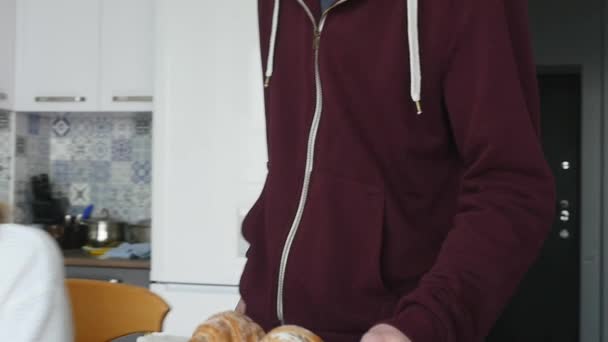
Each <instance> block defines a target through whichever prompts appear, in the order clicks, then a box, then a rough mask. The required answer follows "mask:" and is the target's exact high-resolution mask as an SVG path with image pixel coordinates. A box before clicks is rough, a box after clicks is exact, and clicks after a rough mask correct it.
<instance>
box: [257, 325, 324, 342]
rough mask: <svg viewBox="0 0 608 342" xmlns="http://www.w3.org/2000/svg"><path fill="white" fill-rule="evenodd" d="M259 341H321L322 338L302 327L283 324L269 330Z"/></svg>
mask: <svg viewBox="0 0 608 342" xmlns="http://www.w3.org/2000/svg"><path fill="white" fill-rule="evenodd" d="M261 342H323V340H322V339H321V338H320V337H319V336H317V335H315V334H314V333H313V332H311V331H309V330H306V329H304V328H302V327H299V326H296V325H284V326H281V327H278V328H275V329H273V330H271V331H270V332H269V333H268V335H266V337H264V339H263V340H262V341H261Z"/></svg>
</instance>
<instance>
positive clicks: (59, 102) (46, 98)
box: [16, 0, 100, 111]
mask: <svg viewBox="0 0 608 342" xmlns="http://www.w3.org/2000/svg"><path fill="white" fill-rule="evenodd" d="M99 5H100V3H99V0H17V18H18V23H17V28H18V29H17V39H18V40H17V61H18V62H17V74H16V86H17V93H16V107H17V108H16V109H17V110H19V111H42V110H52V111H54V110H65V111H68V110H69V111H88V110H95V109H97V108H98V79H99V55H100V50H99V27H100V15H99Z"/></svg>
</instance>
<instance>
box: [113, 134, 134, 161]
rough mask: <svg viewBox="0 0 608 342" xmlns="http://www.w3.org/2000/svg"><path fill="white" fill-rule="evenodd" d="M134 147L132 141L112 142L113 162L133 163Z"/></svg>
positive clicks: (118, 140) (120, 140)
mask: <svg viewBox="0 0 608 342" xmlns="http://www.w3.org/2000/svg"><path fill="white" fill-rule="evenodd" d="M132 158H133V147H132V146H131V140H128V139H115V140H112V160H113V161H131V160H133V159H132Z"/></svg>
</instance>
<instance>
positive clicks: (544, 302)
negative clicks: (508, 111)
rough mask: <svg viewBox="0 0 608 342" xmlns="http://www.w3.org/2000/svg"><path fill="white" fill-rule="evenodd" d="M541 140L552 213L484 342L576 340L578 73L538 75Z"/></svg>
mask: <svg viewBox="0 0 608 342" xmlns="http://www.w3.org/2000/svg"><path fill="white" fill-rule="evenodd" d="M539 83H540V84H539V85H540V95H541V107H542V142H543V148H544V151H545V156H546V158H547V161H548V162H549V164H550V165H551V169H552V171H553V174H554V175H555V179H556V185H557V203H556V206H557V215H556V218H555V222H554V224H553V230H552V231H551V234H550V236H549V238H548V239H547V241H546V243H545V245H544V248H543V250H542V252H541V254H540V257H539V259H538V261H537V262H536V263H535V264H534V266H533V267H532V269H531V270H530V271H529V272H528V274H527V275H526V277H525V279H524V280H523V282H522V284H521V285H520V288H519V290H518V292H517V293H516V295H515V296H514V297H513V299H512V301H511V302H510V304H509V305H508V306H507V308H506V310H505V312H504V313H503V315H502V316H501V317H500V318H499V320H498V322H497V323H496V326H495V327H494V330H493V331H492V332H491V334H490V336H489V337H488V338H487V340H486V341H487V342H577V341H578V340H579V283H580V275H579V265H580V263H579V256H580V220H579V215H578V214H579V212H580V211H579V207H580V196H579V193H580V165H581V164H580V150H581V149H580V128H581V115H580V113H581V79H580V76H579V75H578V74H543V75H541V76H539Z"/></svg>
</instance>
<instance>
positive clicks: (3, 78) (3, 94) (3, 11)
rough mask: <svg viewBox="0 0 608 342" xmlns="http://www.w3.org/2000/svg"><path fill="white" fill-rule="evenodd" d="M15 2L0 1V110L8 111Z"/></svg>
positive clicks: (12, 82) (12, 58)
mask: <svg viewBox="0 0 608 342" xmlns="http://www.w3.org/2000/svg"><path fill="white" fill-rule="evenodd" d="M16 13H17V8H16V2H15V0H0V109H9V108H11V107H12V105H13V98H14V79H15V78H14V69H15V30H16V18H17V15H16Z"/></svg>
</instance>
